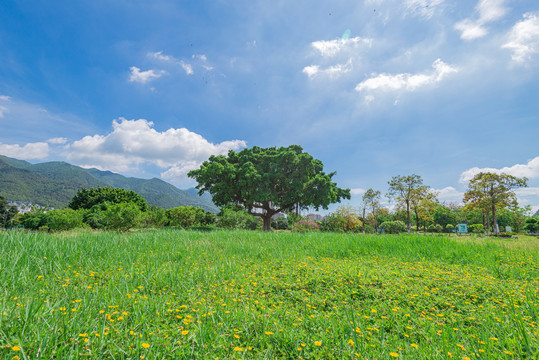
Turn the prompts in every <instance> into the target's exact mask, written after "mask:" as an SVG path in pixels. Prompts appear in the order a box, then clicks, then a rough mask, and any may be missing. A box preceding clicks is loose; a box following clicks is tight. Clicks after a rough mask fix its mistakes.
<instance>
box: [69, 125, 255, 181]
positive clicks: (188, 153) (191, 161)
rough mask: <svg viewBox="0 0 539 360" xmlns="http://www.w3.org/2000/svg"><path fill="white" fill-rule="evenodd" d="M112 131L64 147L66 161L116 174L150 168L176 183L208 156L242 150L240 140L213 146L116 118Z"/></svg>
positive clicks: (200, 139) (197, 137)
mask: <svg viewBox="0 0 539 360" xmlns="http://www.w3.org/2000/svg"><path fill="white" fill-rule="evenodd" d="M112 127H113V131H112V132H111V133H109V134H106V135H93V136H85V137H84V138H82V139H80V140H78V141H75V142H73V143H72V144H69V145H67V146H66V152H67V154H66V157H67V159H68V160H69V161H70V162H74V163H75V164H78V165H84V166H86V167H97V168H99V169H106V170H112V171H118V172H128V171H132V170H134V169H136V168H138V167H139V166H140V165H143V164H151V165H155V166H158V167H160V168H162V169H166V170H165V171H164V172H163V173H162V176H163V177H166V178H167V179H169V180H171V181H173V182H175V183H180V182H182V181H184V180H185V173H186V172H187V171H189V170H192V169H195V168H197V167H198V166H199V165H200V164H201V163H202V162H203V161H205V160H207V159H208V157H209V156H210V155H214V154H215V155H216V154H226V153H227V152H228V150H238V149H241V148H243V147H245V146H246V143H245V141H242V140H233V141H224V142H221V143H218V144H213V143H210V142H209V141H208V140H206V139H205V138H203V137H202V136H201V135H199V134H196V133H194V132H191V131H189V130H187V129H185V128H181V129H173V128H171V129H168V130H166V131H163V132H159V131H156V130H155V129H154V128H153V122H151V121H147V120H144V119H139V120H126V119H123V118H120V121H116V120H114V121H113V122H112Z"/></svg>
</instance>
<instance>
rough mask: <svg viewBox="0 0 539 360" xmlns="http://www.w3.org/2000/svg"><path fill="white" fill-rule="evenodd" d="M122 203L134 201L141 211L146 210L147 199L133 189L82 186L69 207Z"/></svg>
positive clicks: (84, 207) (86, 207) (85, 207)
mask: <svg viewBox="0 0 539 360" xmlns="http://www.w3.org/2000/svg"><path fill="white" fill-rule="evenodd" d="M105 202H107V203H111V204H120V203H134V204H135V205H137V206H138V208H139V209H140V210H141V211H146V209H147V208H148V205H147V204H146V200H144V198H143V197H142V196H140V195H139V194H137V193H136V192H134V191H132V190H124V189H119V188H111V187H100V186H98V187H97V188H90V189H86V188H81V189H79V191H77V194H76V195H75V196H74V197H73V198H72V199H71V201H70V202H69V205H68V207H70V208H71V209H73V210H77V209H91V208H92V207H93V206H94V205H97V204H102V203H105Z"/></svg>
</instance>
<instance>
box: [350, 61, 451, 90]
mask: <svg viewBox="0 0 539 360" xmlns="http://www.w3.org/2000/svg"><path fill="white" fill-rule="evenodd" d="M432 67H433V68H434V71H432V72H430V73H422V74H408V73H403V74H397V75H391V74H380V75H376V76H373V77H372V78H370V79H367V80H365V81H362V82H361V83H359V84H358V85H357V86H356V91H375V90H386V91H392V90H393V91H395V90H402V89H404V90H408V91H413V90H415V89H417V88H420V87H424V86H428V85H432V84H435V83H438V82H440V81H442V80H443V79H444V78H445V77H446V76H447V75H448V74H451V73H455V72H458V69H457V68H455V67H453V66H451V65H448V64H446V63H444V62H443V61H442V60H440V59H437V60H436V61H434V63H433V64H432Z"/></svg>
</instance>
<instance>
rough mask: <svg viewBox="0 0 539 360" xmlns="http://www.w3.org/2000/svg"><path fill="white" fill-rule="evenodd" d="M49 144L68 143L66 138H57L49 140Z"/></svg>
mask: <svg viewBox="0 0 539 360" xmlns="http://www.w3.org/2000/svg"><path fill="white" fill-rule="evenodd" d="M47 142H48V143H49V144H60V145H61V144H65V143H67V138H65V137H56V138H52V139H49V140H47Z"/></svg>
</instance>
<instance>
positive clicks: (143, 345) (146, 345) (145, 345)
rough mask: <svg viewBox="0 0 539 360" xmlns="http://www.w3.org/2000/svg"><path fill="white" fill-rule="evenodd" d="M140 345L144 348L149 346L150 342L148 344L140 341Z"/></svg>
mask: <svg viewBox="0 0 539 360" xmlns="http://www.w3.org/2000/svg"><path fill="white" fill-rule="evenodd" d="M142 347H143V348H145V349H147V348H149V347H150V344H148V343H142Z"/></svg>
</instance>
